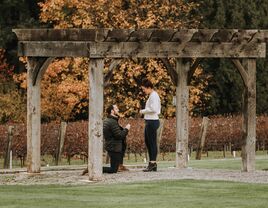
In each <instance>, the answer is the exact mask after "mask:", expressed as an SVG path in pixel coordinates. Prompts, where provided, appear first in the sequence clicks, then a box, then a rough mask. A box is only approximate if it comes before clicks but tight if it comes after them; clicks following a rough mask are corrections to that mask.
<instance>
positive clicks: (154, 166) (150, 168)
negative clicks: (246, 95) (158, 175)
mask: <svg viewBox="0 0 268 208" xmlns="http://www.w3.org/2000/svg"><path fill="white" fill-rule="evenodd" d="M152 171H157V164H156V163H151V162H149V165H148V167H147V168H145V169H144V170H143V172H152Z"/></svg>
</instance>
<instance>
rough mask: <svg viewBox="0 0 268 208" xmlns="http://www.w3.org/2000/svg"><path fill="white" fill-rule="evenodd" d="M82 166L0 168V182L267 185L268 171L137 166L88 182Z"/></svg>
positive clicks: (30, 183) (8, 183)
mask: <svg viewBox="0 0 268 208" xmlns="http://www.w3.org/2000/svg"><path fill="white" fill-rule="evenodd" d="M83 169H84V167H80V166H79V167H73V168H70V167H68V168H64V167H60V168H59V167H57V168H45V169H42V171H41V173H40V174H29V173H27V172H26V169H17V170H12V171H10V170H1V171H0V185H48V184H58V185H88V184H113V183H132V182H143V181H152V180H180V179H196V180H221V181H236V182H245V183H262V184H268V171H254V172H249V173H248V172H241V171H237V170H208V169H193V168H185V169H176V168H165V169H159V171H157V172H147V173H145V172H142V169H141V168H131V169H130V171H128V172H120V173H116V174H103V178H102V180H101V181H90V180H89V178H88V175H85V176H82V175H81V173H82V171H83Z"/></svg>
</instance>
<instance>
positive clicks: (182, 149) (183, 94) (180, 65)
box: [176, 59, 190, 168]
mask: <svg viewBox="0 0 268 208" xmlns="http://www.w3.org/2000/svg"><path fill="white" fill-rule="evenodd" d="M189 69H190V62H189V61H188V60H185V59H176V71H177V74H178V83H177V87H176V167H177V168H185V167H186V166H187V162H188V128H189V124H188V102H189V87H188V86H187V80H188V78H187V77H188V71H189Z"/></svg>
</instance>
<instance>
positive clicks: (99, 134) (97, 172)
mask: <svg viewBox="0 0 268 208" xmlns="http://www.w3.org/2000/svg"><path fill="white" fill-rule="evenodd" d="M103 68H104V60H103V59H90V67H89V113H88V117H89V122H88V123H89V124H88V125H89V126H88V175H89V180H101V178H102V153H103V130H102V129H103V122H102V118H103Z"/></svg>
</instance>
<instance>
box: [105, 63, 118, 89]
mask: <svg viewBox="0 0 268 208" xmlns="http://www.w3.org/2000/svg"><path fill="white" fill-rule="evenodd" d="M121 61H122V59H113V60H112V62H111V64H110V66H109V69H108V72H107V74H106V75H105V77H104V87H106V86H107V85H109V82H110V80H111V78H112V76H113V70H114V69H115V68H116V67H117V66H118V65H119V64H120V63H121Z"/></svg>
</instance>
